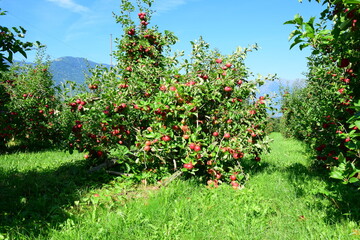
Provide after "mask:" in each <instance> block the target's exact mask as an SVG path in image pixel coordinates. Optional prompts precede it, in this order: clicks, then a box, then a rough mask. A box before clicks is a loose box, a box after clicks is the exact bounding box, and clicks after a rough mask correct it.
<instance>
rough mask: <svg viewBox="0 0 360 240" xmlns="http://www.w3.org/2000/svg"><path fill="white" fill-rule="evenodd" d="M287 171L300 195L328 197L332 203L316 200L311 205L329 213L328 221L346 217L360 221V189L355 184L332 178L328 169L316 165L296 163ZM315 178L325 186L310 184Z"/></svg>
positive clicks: (338, 220) (333, 221) (332, 221)
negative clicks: (307, 165) (343, 182)
mask: <svg viewBox="0 0 360 240" xmlns="http://www.w3.org/2000/svg"><path fill="white" fill-rule="evenodd" d="M285 171H286V173H287V176H288V179H289V181H290V183H292V184H293V186H294V187H295V189H296V191H297V192H296V193H297V196H298V197H306V196H313V199H316V198H317V199H319V200H324V199H327V200H329V201H330V202H331V204H324V202H322V201H315V202H314V204H313V205H311V207H315V208H318V209H322V210H324V211H325V212H326V213H327V217H326V219H325V221H326V222H328V223H336V222H340V221H342V220H344V219H350V220H353V221H356V222H358V221H360V201H359V199H360V191H359V190H357V189H356V187H355V186H353V185H344V184H342V182H340V181H338V180H333V179H330V178H329V172H328V171H327V170H325V169H319V168H315V167H314V166H311V167H306V166H304V165H303V164H300V163H294V164H292V165H291V166H289V167H287V168H286V170H285ZM315 179H316V180H318V181H322V182H323V183H324V185H325V187H323V186H318V187H316V186H315V187H314V186H310V185H309V184H308V183H309V182H311V181H312V180H315Z"/></svg>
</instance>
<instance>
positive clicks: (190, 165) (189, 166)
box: [183, 163, 194, 170]
mask: <svg viewBox="0 0 360 240" xmlns="http://www.w3.org/2000/svg"><path fill="white" fill-rule="evenodd" d="M183 167H184V168H186V169H188V170H191V169H193V168H194V165H193V164H192V163H185V164H184V165H183Z"/></svg>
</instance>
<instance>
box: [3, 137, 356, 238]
mask: <svg viewBox="0 0 360 240" xmlns="http://www.w3.org/2000/svg"><path fill="white" fill-rule="evenodd" d="M272 138H273V139H274V142H273V143H272V152H271V153H270V154H268V155H265V156H263V158H262V159H263V161H262V165H261V166H259V167H257V168H254V169H251V178H250V180H249V181H248V182H247V183H246V185H245V188H244V189H242V190H234V189H232V188H231V187H229V186H221V187H219V188H217V189H208V188H206V187H205V186H203V185H201V184H199V183H198V182H196V180H189V181H176V182H173V183H172V184H170V185H169V186H168V187H166V188H161V189H157V188H154V187H151V186H148V187H141V188H138V189H134V188H133V187H132V186H129V184H126V182H123V181H120V180H119V179H116V178H111V177H106V175H103V174H101V173H99V174H96V175H89V174H88V173H87V171H86V166H84V164H83V161H81V157H80V156H79V155H72V156H69V155H67V154H64V153H60V152H44V153H38V154H24V155H22V154H13V155H6V156H0V174H1V175H0V176H1V178H0V179H1V181H0V194H1V195H0V209H1V212H0V213H1V215H3V216H0V217H1V218H0V223H1V228H0V229H1V230H0V233H2V234H3V236H4V238H5V237H9V238H14V239H61V240H62V239H360V235H356V234H360V225H359V220H360V213H359V209H360V201H359V199H360V194H359V192H358V191H356V190H355V189H352V188H351V187H349V186H343V185H339V184H337V183H336V182H332V181H329V180H328V178H327V176H324V175H321V174H319V172H316V171H314V170H312V169H311V167H310V161H309V156H308V155H307V154H306V152H304V151H305V147H304V146H302V145H301V144H300V143H299V142H297V141H294V140H289V139H283V138H282V136H281V135H280V134H277V133H275V134H272ZM20 159H21V160H20ZM46 159H47V160H46ZM3 179H4V180H3ZM27 179H30V180H27ZM4 186H5V190H7V191H8V192H6V191H4V190H3V189H4ZM54 189H56V191H55V192H53V190H54ZM4 193H5V198H3V196H4V195H3V194H4ZM94 194H98V195H94ZM44 196H48V197H47V198H45V197H44ZM44 198H45V199H44ZM49 198H50V199H49ZM6 199H10V201H8V200H6ZM3 204H5V205H7V206H6V207H3ZM3 212H6V214H7V215H6V216H5V219H6V220H3V219H4V218H3V217H4V214H3ZM26 212H27V213H26ZM27 214H28V215H27ZM34 216H35V217H34ZM24 222H27V223H24ZM0 239H1V237H0Z"/></svg>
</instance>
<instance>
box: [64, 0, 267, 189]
mask: <svg viewBox="0 0 360 240" xmlns="http://www.w3.org/2000/svg"><path fill="white" fill-rule="evenodd" d="M151 2H152V1H143V5H141V4H139V5H138V7H137V9H136V8H135V7H134V6H133V5H132V4H131V3H130V2H129V1H126V0H123V1H122V8H121V15H120V16H117V17H116V19H117V21H118V22H120V23H121V24H122V25H123V28H124V35H123V36H122V38H120V39H117V43H118V45H117V51H115V52H114V54H113V55H114V56H115V57H116V60H117V64H116V65H115V66H114V67H111V68H110V69H107V68H101V67H99V68H96V69H94V70H93V72H92V75H91V76H90V77H89V79H88V80H87V81H88V87H89V91H90V92H86V93H83V94H79V95H78V96H77V97H74V98H73V99H71V101H69V103H68V105H69V109H70V111H71V112H72V113H73V116H74V121H73V126H72V134H71V136H70V138H69V142H68V148H69V150H70V151H72V150H74V149H77V150H79V151H84V152H85V153H86V154H85V157H86V158H88V159H92V161H95V162H102V161H107V162H109V160H111V159H116V161H117V163H118V164H119V166H120V168H122V171H124V172H126V173H133V174H135V175H136V176H139V178H146V177H148V176H152V177H154V178H155V179H160V178H162V177H163V176H166V175H168V174H172V173H174V172H176V171H183V172H185V174H187V175H188V176H192V175H197V176H200V177H201V178H202V179H203V180H204V181H205V180H206V181H208V184H209V185H211V186H217V185H218V184H219V183H221V182H229V183H231V184H232V186H233V187H234V188H238V187H239V185H240V184H241V183H242V181H244V179H245V178H246V176H247V175H246V173H245V172H244V168H243V165H244V163H245V162H246V163H247V164H250V165H251V163H253V164H254V163H255V164H257V162H259V161H260V160H261V157H260V155H261V154H262V153H263V152H264V151H267V150H268V142H269V139H268V138H267V136H266V134H265V133H264V128H265V126H266V119H267V109H268V107H269V106H268V105H269V101H270V99H269V97H268V96H261V97H259V98H257V97H256V92H257V88H258V86H259V85H262V84H263V83H264V81H265V79H264V78H262V77H256V78H255V79H253V80H251V78H253V76H252V74H251V73H250V72H249V70H248V69H247V68H246V67H245V65H244V60H245V58H246V56H247V54H248V52H251V51H252V50H254V49H256V46H254V47H249V48H238V49H236V50H235V51H234V52H233V53H232V54H230V55H222V54H221V53H220V52H219V51H215V50H211V49H210V46H209V44H207V43H206V42H205V41H204V40H203V39H202V38H200V39H199V40H198V41H194V42H192V49H193V50H192V53H191V56H190V58H189V59H185V60H184V61H179V60H178V59H179V53H175V54H173V55H171V51H170V50H171V45H173V44H174V43H175V42H176V41H177V38H176V37H175V36H174V34H173V33H171V32H170V31H164V32H159V30H158V27H157V26H154V27H150V20H151V14H152V11H151V10H150V9H149V7H150V5H151ZM144 6H147V7H144ZM135 10H138V11H139V13H138V14H137V15H135V16H136V18H137V19H138V20H137V23H135V21H133V20H132V16H134V14H133V12H134V11H135ZM272 78H273V77H272V76H269V79H272Z"/></svg>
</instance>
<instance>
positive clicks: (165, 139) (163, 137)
mask: <svg viewBox="0 0 360 240" xmlns="http://www.w3.org/2000/svg"><path fill="white" fill-rule="evenodd" d="M161 140H163V141H164V142H168V141H170V140H171V137H170V136H168V135H165V136H162V137H161Z"/></svg>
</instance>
